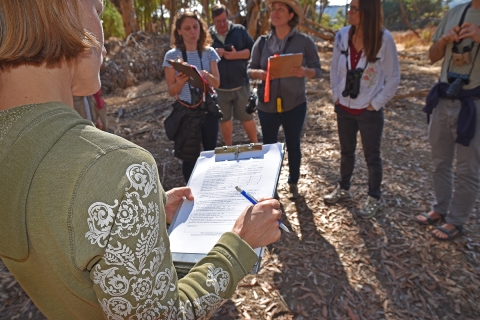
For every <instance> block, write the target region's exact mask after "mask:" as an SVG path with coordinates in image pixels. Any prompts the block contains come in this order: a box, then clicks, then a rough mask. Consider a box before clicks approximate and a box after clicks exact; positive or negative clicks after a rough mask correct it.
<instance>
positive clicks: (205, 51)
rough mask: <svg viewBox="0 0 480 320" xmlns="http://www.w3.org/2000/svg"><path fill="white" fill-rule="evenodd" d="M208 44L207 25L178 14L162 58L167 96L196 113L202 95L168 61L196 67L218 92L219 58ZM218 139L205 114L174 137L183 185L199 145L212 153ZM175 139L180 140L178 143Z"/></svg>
mask: <svg viewBox="0 0 480 320" xmlns="http://www.w3.org/2000/svg"><path fill="white" fill-rule="evenodd" d="M211 43H212V39H211V37H210V33H209V32H208V27H207V25H206V23H205V22H204V21H203V20H202V19H201V18H200V17H199V16H198V15H197V14H196V13H195V12H192V11H189V10H181V11H179V12H178V13H177V15H176V16H175V22H174V24H173V30H172V47H173V49H171V50H169V51H168V52H167V53H166V54H165V59H164V62H163V67H164V68H165V79H166V81H167V86H168V93H169V94H170V96H172V97H176V99H177V101H179V103H180V104H181V105H182V106H183V107H185V108H192V109H197V110H196V112H199V111H200V110H198V108H200V107H201V106H200V105H199V102H200V100H202V99H203V91H202V90H199V89H196V88H194V87H192V86H191V85H189V84H188V83H187V80H188V76H187V75H185V74H183V73H179V72H176V71H175V69H173V68H172V66H171V65H170V63H168V60H176V59H178V58H180V59H182V60H187V61H186V62H188V63H189V64H191V65H194V66H195V67H197V69H198V70H199V71H200V72H201V74H202V75H203V77H204V78H205V79H206V80H207V82H208V84H209V85H210V86H212V87H214V88H217V87H218V86H219V84H220V75H219V72H218V65H217V62H218V61H219V60H220V57H219V56H218V54H217V52H216V51H215V49H213V48H212V47H209V46H208V45H209V44H211ZM199 114H200V113H199ZM217 136H218V118H216V117H215V115H214V114H212V113H209V112H207V111H206V110H205V112H203V113H202V114H201V115H198V116H196V117H195V118H194V119H193V121H192V120H190V121H186V120H184V121H183V122H182V125H181V127H180V129H179V132H178V133H177V138H176V143H175V156H176V157H177V158H180V159H182V160H183V162H182V173H183V177H184V179H185V182H188V180H189V179H190V175H191V174H192V171H193V168H194V167H195V161H196V159H197V158H198V156H199V155H200V142H201V143H202V145H203V149H204V150H213V149H215V147H216V145H217ZM178 137H181V138H180V139H181V140H182V141H181V142H179V141H178Z"/></svg>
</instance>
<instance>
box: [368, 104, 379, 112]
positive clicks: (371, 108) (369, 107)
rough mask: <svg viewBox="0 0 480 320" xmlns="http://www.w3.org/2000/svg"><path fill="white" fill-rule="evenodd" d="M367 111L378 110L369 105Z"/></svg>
mask: <svg viewBox="0 0 480 320" xmlns="http://www.w3.org/2000/svg"><path fill="white" fill-rule="evenodd" d="M367 110H368V111H377V110H375V108H374V107H373V106H372V105H369V106H368V107H367Z"/></svg>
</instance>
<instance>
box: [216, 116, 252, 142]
mask: <svg viewBox="0 0 480 320" xmlns="http://www.w3.org/2000/svg"><path fill="white" fill-rule="evenodd" d="M230 123H231V121H230ZM242 125H243V129H244V130H245V132H246V133H247V135H248V139H250V142H252V143H257V142H258V138H257V128H256V126H255V121H254V120H253V119H252V120H248V121H243V122H242ZM222 132H223V131H222ZM230 136H231V132H230Z"/></svg>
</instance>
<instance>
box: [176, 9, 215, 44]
mask: <svg viewBox="0 0 480 320" xmlns="http://www.w3.org/2000/svg"><path fill="white" fill-rule="evenodd" d="M185 18H192V19H195V20H197V21H198V24H199V25H200V37H199V38H198V41H197V50H200V51H203V50H204V49H205V47H206V46H208V45H210V44H211V43H212V42H213V41H212V37H211V36H210V33H209V32H207V30H208V26H207V24H206V23H205V21H203V20H202V18H200V17H199V16H198V14H197V13H196V12H193V11H190V10H188V9H181V10H180V11H178V12H177V14H176V15H175V20H174V21H173V28H172V37H171V39H172V48H178V49H180V50H185V44H184V43H183V37H182V36H181V35H179V34H178V32H177V30H178V29H180V27H181V26H182V23H183V20H185Z"/></svg>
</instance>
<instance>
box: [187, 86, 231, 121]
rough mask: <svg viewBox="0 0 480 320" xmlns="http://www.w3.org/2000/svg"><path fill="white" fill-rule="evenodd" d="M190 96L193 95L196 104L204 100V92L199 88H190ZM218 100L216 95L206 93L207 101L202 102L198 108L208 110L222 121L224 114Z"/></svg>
mask: <svg viewBox="0 0 480 320" xmlns="http://www.w3.org/2000/svg"><path fill="white" fill-rule="evenodd" d="M190 94H191V95H192V102H194V103H198V102H199V101H200V99H203V91H202V90H200V89H198V88H190ZM217 99H218V98H217V94H216V93H213V94H212V93H210V92H205V101H202V102H201V103H200V105H199V106H198V108H199V109H201V110H206V111H207V112H208V113H211V114H212V115H213V116H214V117H215V118H217V119H221V118H223V113H222V110H220V107H219V106H218V103H217Z"/></svg>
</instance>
